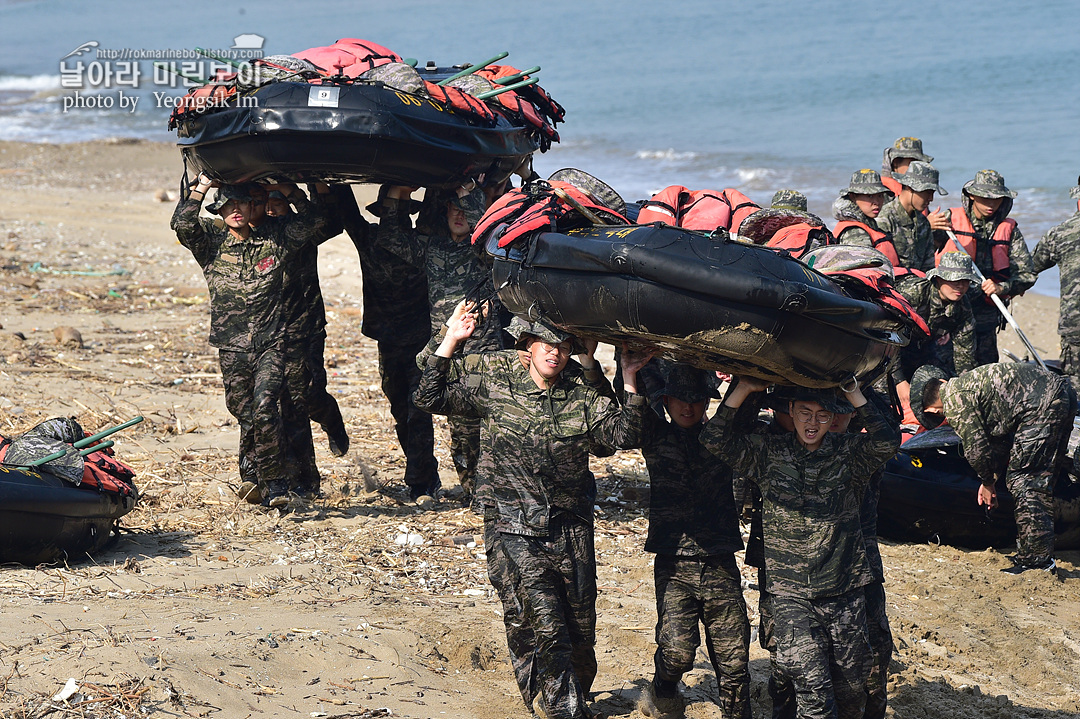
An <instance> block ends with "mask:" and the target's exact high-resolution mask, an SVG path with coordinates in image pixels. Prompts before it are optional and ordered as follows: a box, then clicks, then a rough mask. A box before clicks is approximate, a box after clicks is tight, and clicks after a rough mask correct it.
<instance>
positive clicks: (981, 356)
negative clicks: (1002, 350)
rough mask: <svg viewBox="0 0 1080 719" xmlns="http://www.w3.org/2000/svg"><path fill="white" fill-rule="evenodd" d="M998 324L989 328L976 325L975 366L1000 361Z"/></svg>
mask: <svg viewBox="0 0 1080 719" xmlns="http://www.w3.org/2000/svg"><path fill="white" fill-rule="evenodd" d="M997 333H998V328H997V325H994V326H993V327H990V328H988V329H986V328H981V327H979V326H976V327H975V366H976V367H979V366H982V365H984V364H993V363H995V362H997V361H998V345H997Z"/></svg>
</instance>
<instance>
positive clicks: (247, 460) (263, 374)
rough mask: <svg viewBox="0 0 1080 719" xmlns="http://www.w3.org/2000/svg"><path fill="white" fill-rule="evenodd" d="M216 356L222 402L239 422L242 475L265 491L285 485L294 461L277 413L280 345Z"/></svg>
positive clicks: (284, 489)
mask: <svg viewBox="0 0 1080 719" xmlns="http://www.w3.org/2000/svg"><path fill="white" fill-rule="evenodd" d="M218 362H219V363H220V365H221V380H222V383H223V384H224V385H225V406H226V407H227V408H228V410H229V413H230V414H232V416H233V417H235V418H236V422H237V424H238V425H239V426H240V453H239V454H240V477H241V479H244V480H246V479H254V480H255V481H257V482H258V484H259V487H260V488H261V490H262V494H263V496H264V497H267V496H274V495H278V494H283V493H285V492H287V491H289V478H290V477H291V476H292V475H293V473H294V472H295V461H294V459H293V456H292V452H291V451H289V449H288V443H287V441H286V439H285V426H284V423H283V421H282V416H281V401H282V397H283V395H284V384H285V352H284V349H283V347H282V345H281V344H280V343H278V344H274V345H271V346H270V347H267V348H265V349H263V350H262V351H259V352H234V351H232V350H220V351H219V352H218ZM283 448H284V451H283Z"/></svg>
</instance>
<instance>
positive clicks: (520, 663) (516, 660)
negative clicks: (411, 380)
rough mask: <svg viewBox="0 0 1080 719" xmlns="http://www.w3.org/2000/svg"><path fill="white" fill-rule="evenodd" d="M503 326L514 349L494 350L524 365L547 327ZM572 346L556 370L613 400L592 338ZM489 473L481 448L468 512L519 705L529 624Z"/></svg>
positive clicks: (596, 447)
mask: <svg viewBox="0 0 1080 719" xmlns="http://www.w3.org/2000/svg"><path fill="white" fill-rule="evenodd" d="M466 311H474V310H473V308H472V306H471V305H470V306H468V307H467V306H466V303H465V302H464V300H463V301H462V302H460V303H459V304H458V306H457V307H456V308H455V309H454V312H455V314H462V313H463V312H466ZM506 331H507V333H508V334H509V335H510V337H512V338H513V340H514V342H515V349H512V350H502V351H500V352H498V353H497V354H499V355H502V356H505V357H506V358H508V359H511V360H512V359H514V358H516V359H517V360H518V362H519V363H520V364H521V366H522V367H524V368H526V369H528V367H529V361H530V358H531V355H530V353H529V351H528V350H527V349H525V347H526V344H527V343H528V342H529V341H530V338H532V337H536V336H538V335H539V334H540V333H543V332H546V331H550V330H549V329H545V328H542V327H536V326H534V324H533V323H531V322H525V321H524V320H522V319H520V318H518V317H514V319H513V320H512V321H511V322H510V326H509V327H507V330H506ZM445 338H446V325H443V326H442V327H441V328H440V330H439V334H438V335H436V336H434V337H432V338H431V340H430V341H429V342H428V345H427V347H425V348H424V351H423V352H421V353H420V354H419V355H417V358H416V361H417V364H418V366H420V367H425V366H426V365H427V361H428V358H429V357H431V356H432V355H434V353H435V350H437V349H438V347H439V345H441V344H442V341H443V340H444V339H445ZM575 350H577V351H578V353H577V361H574V360H571V361H570V362H568V363H567V365H566V368H565V369H564V370H563V371H562V374H561V376H562V377H563V378H565V379H567V380H570V381H574V382H581V383H583V384H585V385H587V386H589V387H592V388H593V389H595V390H596V391H597V392H599V393H600V394H601V395H603V396H605V397H608V398H610V399H612V400H614V399H615V393H614V391H613V390H612V388H611V383H610V382H608V380H607V378H606V377H604V373H603V372H602V371H601V369H600V363H599V362H597V361H596V360H595V358H594V357H593V353H594V352H595V351H596V343H595V342H588V341H585V342H582V346H580V347H575ZM490 354H491V353H489V354H488V358H489V359H488V361H493V358H492V357H490ZM482 363H483V360H481V355H475V354H470V355H464V356H461V355H458V356H455V357H454V358H453V360H452V361H451V369H450V373H449V377H450V380H449V381H450V382H455V381H456V380H457V379H459V378H461V377H463V376H464V375H465V374H467V373H468V372H469V371H471V370H475V369H476V368H477V367H479V366H481V365H482ZM488 432H489V428H488V425H486V424H484V425H481V427H480V446H481V447H490V446H491V440H490V438H489V437H488ZM589 452H590V453H591V454H594V455H596V456H598V457H606V456H610V455H611V454H614V452H615V450H614V448H612V447H610V446H608V445H606V444H602V443H599V442H591V443H590V447H589ZM495 475H496V471H495V466H494V464H493V459H492V456H491V454H490V453H485V452H481V454H480V458H479V460H478V461H477V472H476V485H475V492H474V494H473V498H472V508H473V511H474V512H477V513H479V514H481V515H482V516H483V518H484V551H485V554H486V555H487V570H488V579H489V580H490V581H491V586H492V587H493V588H494V589H495V592H496V594H498V595H499V599H500V601H501V602H502V607H503V624H504V625H505V627H506V646H507V650H508V653H509V655H510V664H511V666H512V667H513V669H514V677H515V678H516V680H517V683H518V689H519V690H520V692H521V698H522V699H523V700H524V702H525V706H527V707H531V706H532V703H533V700H534V699H535V698H536V696H537V695H538V693H539V689H538V687H537V683H536V672H535V671H533V661H534V658H535V655H536V645H535V641H534V639H533V631H532V628H531V626H530V625H529V623H528V622H527V621H526V619H525V609H524V607H523V606H522V603H521V599H520V597H519V596H518V595H517V593H516V592H515V591H514V586H513V581H512V578H511V576H510V564H509V561H508V559H507V557H506V552H505V550H504V549H503V546H502V542H501V540H500V537H501V535H500V533H499V531H498V530H497V529H496V527H495V525H496V520H497V518H498V513H497V512H496V509H495V508H496V502H495V493H494V489H493V488H492V485H491V482H490V481H489V480H488V478H490V477H493V476H495Z"/></svg>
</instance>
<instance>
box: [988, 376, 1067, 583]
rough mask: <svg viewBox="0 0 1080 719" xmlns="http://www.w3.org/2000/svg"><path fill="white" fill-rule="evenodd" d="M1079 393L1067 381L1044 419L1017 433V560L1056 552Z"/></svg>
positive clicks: (1034, 560) (1008, 481)
mask: <svg viewBox="0 0 1080 719" xmlns="http://www.w3.org/2000/svg"><path fill="white" fill-rule="evenodd" d="M1075 414H1076V395H1075V394H1074V393H1073V391H1072V386H1071V385H1070V384H1069V383H1068V382H1062V383H1061V385H1060V390H1059V393H1058V396H1057V397H1055V398H1054V400H1053V401H1052V402H1051V403H1050V406H1049V407H1048V408H1047V410H1046V412H1045V413H1044V414H1043V416H1042V417H1041V418H1040V420H1041V421H1039V422H1035V423H1030V424H1027V425H1025V426H1023V427H1021V428H1020V429H1019V430H1018V431H1017V432H1016V434H1015V435H1013V445H1012V451H1011V452H1010V453H1009V467H1008V470H1007V471H1006V473H1005V486H1006V487H1008V489H1009V492H1010V493H1011V494H1012V496H1013V499H1014V500H1015V501H1016V509H1015V517H1016V545H1017V553H1016V559H1017V561H1019V562H1021V563H1023V564H1028V565H1040V564H1044V563H1045V562H1047V561H1048V560H1049V559H1050V557H1052V556H1053V554H1054V481H1055V479H1056V478H1057V474H1058V472H1059V471H1061V469H1062V468H1063V467H1064V464H1065V461H1066V460H1067V459H1068V457H1067V453H1068V444H1069V433H1070V432H1071V431H1072V422H1073V416H1075Z"/></svg>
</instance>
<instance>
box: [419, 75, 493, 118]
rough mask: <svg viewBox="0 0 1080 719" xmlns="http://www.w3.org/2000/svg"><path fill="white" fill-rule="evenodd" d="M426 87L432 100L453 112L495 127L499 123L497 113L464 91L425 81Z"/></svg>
mask: <svg viewBox="0 0 1080 719" xmlns="http://www.w3.org/2000/svg"><path fill="white" fill-rule="evenodd" d="M424 87H425V88H427V91H428V95H429V96H430V97H431V99H432V100H434V101H436V102H438V103H439V104H440V105H443V106H444V107H445V108H446V109H448V110H450V111H451V112H455V113H457V114H459V115H468V116H470V117H474V118H476V119H478V120H482V121H483V122H486V123H487V124H489V125H494V124H495V123H496V122H497V118H496V117H495V113H494V112H493V111H492V109H491V108H490V107H488V106H487V105H486V104H484V101H483V100H480V99H478V98H476V97H473V96H472V95H470V94H469V93H467V92H465V91H463V90H459V89H457V88H456V87H451V86H450V85H436V84H435V83H433V82H428V81H427V80H424Z"/></svg>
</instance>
